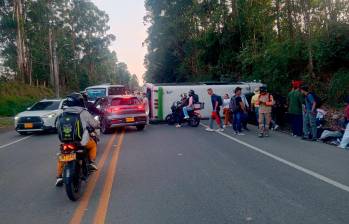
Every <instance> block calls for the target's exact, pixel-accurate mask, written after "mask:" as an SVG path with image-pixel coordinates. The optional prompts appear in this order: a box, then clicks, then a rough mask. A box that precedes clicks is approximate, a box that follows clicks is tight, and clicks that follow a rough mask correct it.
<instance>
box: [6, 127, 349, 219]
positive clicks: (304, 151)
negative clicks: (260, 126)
mask: <svg viewBox="0 0 349 224" xmlns="http://www.w3.org/2000/svg"><path fill="white" fill-rule="evenodd" d="M204 129H205V127H203V126H199V127H198V128H190V127H183V128H180V129H176V128H175V127H172V126H167V125H151V126H149V127H148V128H146V129H145V130H144V131H143V132H137V131H136V130H135V129H132V128H129V129H126V131H124V132H119V133H114V134H110V135H104V136H102V138H101V142H100V144H99V149H98V161H97V163H98V166H99V168H100V169H99V171H98V172H97V173H95V174H93V175H92V176H91V178H90V179H89V182H88V183H87V185H86V186H85V194H84V196H83V198H82V199H81V200H80V201H79V202H75V203H74V202H70V201H69V200H68V198H67V197H66V195H65V191H64V188H56V187H55V186H54V182H55V168H56V164H55V160H56V153H57V152H58V144H59V141H58V138H57V135H55V134H42V135H33V136H28V137H23V136H20V135H18V134H17V133H16V132H14V131H10V132H5V133H1V134H0V223H33V224H34V223H35V224H38V223H74V224H75V223H121V224H123V223H125V224H167V223H170V224H172V223H174V224H177V223H178V224H182V223H183V224H187V223H198V224H206V223H207V224H212V223H217V224H225V223H233V224H235V223H258V224H261V223H262V224H264V223H265V224H272V223H276V224H280V223H292V224H295V223H297V224H299V223H304V224H312V223H314V224H315V223H316V224H319V223H326V224H327V223H343V224H348V223H349V172H348V171H349V152H347V151H343V150H339V149H337V148H335V147H332V146H328V145H325V144H321V143H313V142H305V141H302V140H300V139H296V138H293V137H291V136H288V135H285V134H282V133H277V132H275V133H272V135H271V137H269V138H264V139H259V138H257V137H256V134H255V132H254V131H251V132H249V133H247V135H246V136H234V135H232V131H231V130H226V131H225V132H224V133H216V132H214V133H210V132H206V131H205V130H204Z"/></svg>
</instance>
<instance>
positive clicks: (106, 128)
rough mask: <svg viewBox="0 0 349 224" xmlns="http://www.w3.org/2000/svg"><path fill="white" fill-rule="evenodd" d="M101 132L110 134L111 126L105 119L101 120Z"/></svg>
mask: <svg viewBox="0 0 349 224" xmlns="http://www.w3.org/2000/svg"><path fill="white" fill-rule="evenodd" d="M101 132H102V133H103V134H109V133H110V128H109V126H108V124H107V122H106V121H105V120H104V119H103V120H102V122H101Z"/></svg>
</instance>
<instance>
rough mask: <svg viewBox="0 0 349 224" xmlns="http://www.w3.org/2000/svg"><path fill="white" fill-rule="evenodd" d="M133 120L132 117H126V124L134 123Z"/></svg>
mask: <svg viewBox="0 0 349 224" xmlns="http://www.w3.org/2000/svg"><path fill="white" fill-rule="evenodd" d="M134 121H135V118H134V117H128V118H126V122H134Z"/></svg>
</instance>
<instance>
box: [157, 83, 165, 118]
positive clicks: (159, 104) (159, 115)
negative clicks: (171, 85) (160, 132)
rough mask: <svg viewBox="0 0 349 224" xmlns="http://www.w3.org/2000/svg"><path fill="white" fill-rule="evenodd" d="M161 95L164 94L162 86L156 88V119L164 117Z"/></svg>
mask: <svg viewBox="0 0 349 224" xmlns="http://www.w3.org/2000/svg"><path fill="white" fill-rule="evenodd" d="M163 95H164V90H163V89H162V87H159V88H158V119H160V120H163V119H164V111H163V105H164V101H163Z"/></svg>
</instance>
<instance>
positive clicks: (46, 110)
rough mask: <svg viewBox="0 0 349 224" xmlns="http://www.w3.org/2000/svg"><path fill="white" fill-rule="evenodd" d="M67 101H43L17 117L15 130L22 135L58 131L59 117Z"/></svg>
mask: <svg viewBox="0 0 349 224" xmlns="http://www.w3.org/2000/svg"><path fill="white" fill-rule="evenodd" d="M64 102H65V100H62V99H53V100H47V99H45V100H42V101H40V102H38V103H36V104H34V105H33V106H31V107H29V108H27V110H26V111H23V112H21V113H19V114H17V115H16V116H15V129H16V131H17V132H18V133H20V134H21V135H25V134H27V133H30V132H42V131H50V130H56V122H57V118H58V116H59V115H60V114H61V113H62V112H63V106H64Z"/></svg>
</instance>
